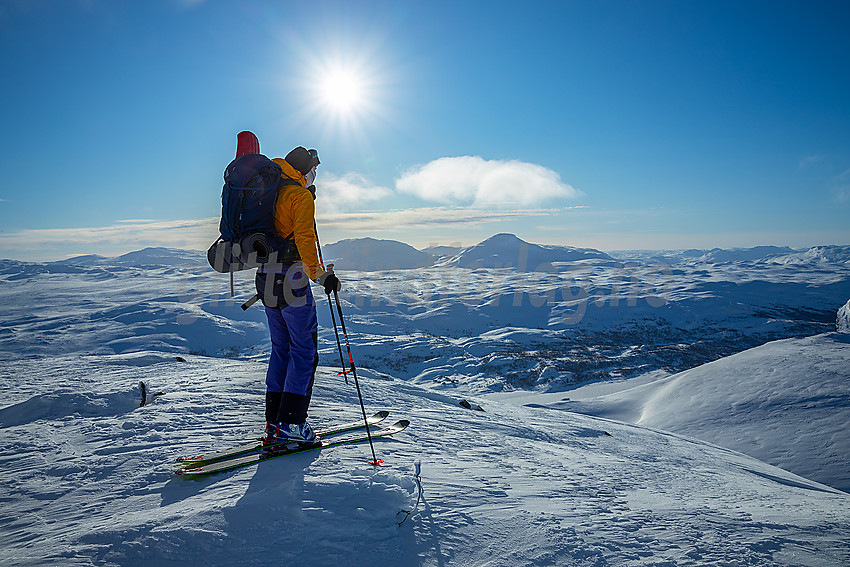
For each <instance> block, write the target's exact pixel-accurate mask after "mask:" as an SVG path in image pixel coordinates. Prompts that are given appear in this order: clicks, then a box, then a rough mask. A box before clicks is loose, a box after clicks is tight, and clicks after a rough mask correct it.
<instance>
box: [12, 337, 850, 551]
mask: <svg viewBox="0 0 850 567" xmlns="http://www.w3.org/2000/svg"><path fill="white" fill-rule="evenodd" d="M185 358H186V359H187V362H178V361H177V360H175V359H174V357H173V356H171V355H168V354H166V353H156V352H144V353H137V354H127V355H95V356H78V355H73V356H67V357H54V358H50V359H34V360H22V361H18V362H17V363H16V365H15V369H14V370H10V369H8V368H7V369H4V375H3V377H2V383H3V385H4V386H5V388H4V391H3V395H4V396H5V397H6V399H7V400H9V401H10V402H11V404H10V405H8V406H5V407H4V408H3V409H2V410H0V426H2V429H0V431H2V434H3V438H4V444H3V449H2V452H0V463H2V466H3V469H4V474H3V475H2V477H0V478H2V484H3V490H2V492H3V493H4V494H6V495H8V496H7V497H6V498H5V502H4V508H5V510H6V514H4V517H3V520H2V523H1V524H0V562H2V563H8V564H15V565H50V564H63V565H122V566H123V565H174V564H177V563H185V562H197V561H198V557H203V558H204V562H205V563H207V564H209V565H233V564H240V565H266V564H269V563H270V562H272V563H274V562H283V563H286V564H292V565H301V564H310V565H318V566H322V565H328V566H331V565H334V566H345V565H352V566H354V565H363V564H367V563H370V562H379V563H382V564H388V565H402V566H405V565H665V564H669V565H706V564H717V565H720V564H728V565H786V564H793V565H838V564H841V563H842V562H846V561H848V560H850V546H848V543H847V538H846V535H847V533H850V531H848V528H850V506H848V504H850V496H849V495H847V494H845V493H841V492H838V491H836V490H834V489H831V488H829V487H826V486H824V485H820V484H817V483H815V482H812V481H809V480H806V479H803V478H801V477H798V476H795V475H793V474H790V473H787V472H785V471H783V470H780V469H777V468H774V467H771V466H769V465H766V464H764V463H761V462H759V461H757V460H755V459H752V458H750V457H746V456H744V455H742V454H739V453H735V452H732V451H729V450H726V449H721V448H719V447H716V446H713V445H709V444H706V443H703V442H699V441H695V440H692V439H686V438H681V437H678V436H676V435H674V434H669V433H664V432H657V431H652V430H648V429H645V428H642V427H638V426H632V425H627V424H622V423H617V422H613V421H608V420H603V419H598V418H591V417H587V416H581V415H577V414H571V413H566V412H563V411H559V410H554V409H547V408H541V407H533V408H532V407H523V406H516V405H513V404H510V403H499V402H496V401H482V400H476V402H481V403H482V405H483V406H484V408H485V410H486V411H484V412H478V411H470V410H467V409H464V408H462V407H460V406H459V405H458V404H457V401H458V400H457V399H456V398H455V397H453V396H451V395H447V394H446V393H441V392H435V391H431V390H425V389H421V388H419V387H418V386H416V385H413V384H410V383H408V382H405V381H400V380H397V379H392V378H391V377H388V376H386V375H385V374H378V373H375V372H372V371H369V370H363V371H362V372H361V375H360V379H361V383H362V384H361V385H362V387H363V391H364V396H365V398H366V401H367V410H369V411H374V410H377V409H380V408H389V409H391V410H392V414H391V417H390V419H392V418H400V417H408V418H410V419H411V421H412V425H411V427H410V428H409V429H408V430H407V431H406V432H404V433H402V434H399V435H398V436H396V437H395V438H390V439H385V440H380V441H376V451H377V453H378V456H379V458H382V459H384V460H385V461H386V466H385V467H383V468H373V467H371V466H370V465H368V464H367V463H366V461H367V460H368V459H369V458H370V454H369V450H368V446H367V445H365V444H362V445H356V446H346V447H339V448H334V449H330V450H326V451H323V452H313V453H306V454H303V455H299V456H292V457H283V458H280V459H275V460H272V461H268V462H266V463H261V464H260V465H259V466H257V467H254V468H247V469H242V470H239V471H234V472H231V473H224V474H221V475H217V476H212V477H208V478H206V479H201V480H187V479H184V478H182V477H177V476H175V475H173V473H172V470H173V467H172V461H173V459H174V458H175V457H176V456H178V455H181V454H186V453H189V454H194V453H196V452H202V451H204V450H206V449H208V448H210V447H211V446H213V445H216V444H230V443H232V442H236V441H240V440H242V439H244V438H246V437H250V436H252V435H256V434H257V433H258V432H259V431H260V430H261V428H262V423H261V419H262V417H261V412H262V391H263V388H262V384H263V378H264V372H265V366H264V364H262V363H257V362H251V361H236V360H226V359H213V358H207V357H200V356H187V357H185ZM51 378H52V379H53V380H51ZM56 379H58V380H56ZM13 380H14V382H16V383H20V384H22V388H21V389H20V390H18V389H17V388H15V387H13V386H12V384H11V382H12V381H13ZM139 380H145V381H146V382H148V383H149V384H150V386H151V388H152V389H153V390H154V391H156V390H164V391H166V394H165V395H164V396H162V397H160V398H157V399H156V400H155V401H154V402H153V403H151V404H150V405H148V406H145V407H143V408H138V407H135V406H136V401H135V397H136V394H137V390H136V385H137V382H138V381H139ZM32 408H38V411H29V410H30V409H32ZM358 413H359V408H358V406H357V401H356V394H355V392H354V388H353V386H351V385H349V386H346V385H345V384H344V382H343V380H342V378H341V377H339V376H336V374H335V371H332V370H330V369H324V368H322V369H320V373H319V376H318V377H317V385H316V390H315V394H314V404H313V407H312V411H311V416H312V417H311V421H313V422H314V423H316V424H317V425H319V426H321V425H324V424H326V423H332V422H340V421H348V420H350V419H352V418H353V417H356V416H357V415H358ZM606 432H607V434H606ZM608 434H610V435H608ZM417 461H421V463H422V468H421V471H422V486H423V499H422V501H421V502H420V505H419V508H418V510H417V512H416V513H415V514H414V515H412V516H411V517H410V518H409V519H408V520H407V521H406V522H404V523H403V524H402V525H401V526H399V525H398V523H399V522H401V520H402V519H403V518H404V514H403V513H401V514H400V512H401V511H402V510H411V509H413V507H414V505H415V501H416V495H417V487H416V482H415V479H414V477H413V471H414V466H415V463H416V462H417Z"/></svg>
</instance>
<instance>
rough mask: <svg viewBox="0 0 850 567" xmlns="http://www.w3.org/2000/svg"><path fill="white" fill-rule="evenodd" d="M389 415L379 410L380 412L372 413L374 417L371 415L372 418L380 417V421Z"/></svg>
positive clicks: (385, 411)
mask: <svg viewBox="0 0 850 567" xmlns="http://www.w3.org/2000/svg"><path fill="white" fill-rule="evenodd" d="M389 415H390V412H388V411H387V410H381V411H376V412H375V413H374V415H372V417H380V418H381V419H385V418H386V417H387V416H389Z"/></svg>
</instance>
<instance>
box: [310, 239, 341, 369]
mask: <svg viewBox="0 0 850 567" xmlns="http://www.w3.org/2000/svg"><path fill="white" fill-rule="evenodd" d="M313 230H315V231H316V250H318V252H319V264H320V265H321V266H322V269H323V270H324V269H325V259H324V258H322V245H321V243H319V229H318V227H317V226H316V223H315V222H314V223H313ZM333 267H334V265H333V264H330V266H329V268H331V269H333ZM328 308H329V309H330V311H331V321H333V324H334V335H336V349H337V351H339V366H340V368H341V369H342V372H340V374H342V377H343V378H345V383H346V384H348V371H347V370H346V369H345V361H344V360H343V358H342V344H341V343H340V342H339V330H338V329H337V328H336V316H335V315H334V307H333V305H331V295H330V293H328Z"/></svg>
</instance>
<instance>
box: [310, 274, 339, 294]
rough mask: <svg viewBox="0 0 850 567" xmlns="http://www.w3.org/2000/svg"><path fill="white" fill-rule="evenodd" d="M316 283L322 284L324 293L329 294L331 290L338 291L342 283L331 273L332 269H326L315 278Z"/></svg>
mask: <svg viewBox="0 0 850 567" xmlns="http://www.w3.org/2000/svg"><path fill="white" fill-rule="evenodd" d="M316 283H317V284H319V285H320V286H324V288H325V293H327V294H328V295H330V293H331V292H332V291H340V290H341V289H342V284H341V283H339V278H338V277H336V275H335V274H334V273H333V270H328V271H327V272H325V273H324V274H322V275H321V276H319V277H318V278H317V279H316Z"/></svg>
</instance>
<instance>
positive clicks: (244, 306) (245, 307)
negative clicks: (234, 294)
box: [242, 293, 260, 311]
mask: <svg viewBox="0 0 850 567" xmlns="http://www.w3.org/2000/svg"><path fill="white" fill-rule="evenodd" d="M258 299H260V296H259V295H258V294H256V293H255V294H254V295H253V297H251V299H249V300H248V301H246V302H245V303H243V304H242V311H247V310H248V308H249V307H251V306H252V305H254V304H255V303H257V300H258Z"/></svg>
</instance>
